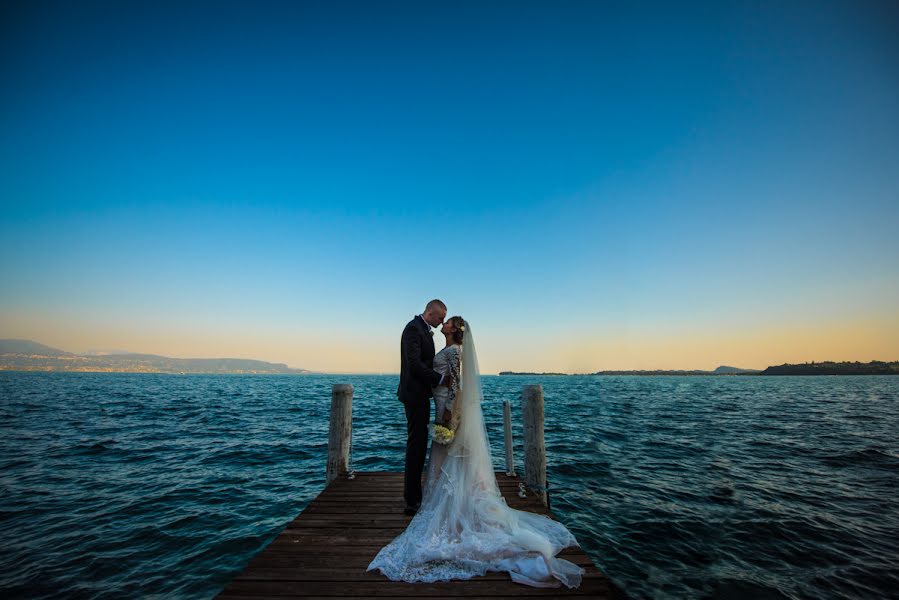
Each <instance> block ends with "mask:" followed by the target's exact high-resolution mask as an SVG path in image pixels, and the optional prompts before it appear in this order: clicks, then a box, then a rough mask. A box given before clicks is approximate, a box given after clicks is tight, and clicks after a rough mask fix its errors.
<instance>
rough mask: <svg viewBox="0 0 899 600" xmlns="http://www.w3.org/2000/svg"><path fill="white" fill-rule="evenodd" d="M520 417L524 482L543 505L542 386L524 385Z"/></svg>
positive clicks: (544, 482) (545, 494) (544, 497)
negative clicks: (521, 422) (522, 421)
mask: <svg viewBox="0 0 899 600" xmlns="http://www.w3.org/2000/svg"><path fill="white" fill-rule="evenodd" d="M521 416H522V419H523V420H524V480H525V483H526V484H527V486H528V487H529V488H530V489H531V490H532V491H533V492H534V493H536V494H537V495H538V496H539V498H540V500H541V501H542V502H543V504H545V505H547V506H548V505H549V496H548V494H547V491H546V441H545V439H544V437H543V386H542V385H526V386H524V393H523V394H522V407H521Z"/></svg>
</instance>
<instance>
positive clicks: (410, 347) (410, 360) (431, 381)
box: [396, 315, 440, 404]
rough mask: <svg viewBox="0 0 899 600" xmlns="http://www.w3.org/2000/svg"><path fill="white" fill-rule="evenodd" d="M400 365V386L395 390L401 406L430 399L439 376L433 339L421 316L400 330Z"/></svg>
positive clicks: (438, 381)
mask: <svg viewBox="0 0 899 600" xmlns="http://www.w3.org/2000/svg"><path fill="white" fill-rule="evenodd" d="M400 361H401V362H400V386H399V388H397V390H396V395H397V396H399V399H400V402H402V403H403V404H405V403H406V401H407V400H410V399H411V400H415V399H424V400H427V399H428V398H430V397H431V388H432V387H433V386H436V385H437V384H438V383H440V373H438V372H437V371H435V370H434V337H433V336H432V335H431V328H430V327H429V326H428V324H427V323H425V320H424V319H422V318H421V315H417V316H416V317H415V318H414V319H412V320H411V321H409V323H408V324H407V325H406V328H405V329H403V337H402V339H401V341H400Z"/></svg>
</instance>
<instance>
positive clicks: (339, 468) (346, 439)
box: [327, 383, 353, 483]
mask: <svg viewBox="0 0 899 600" xmlns="http://www.w3.org/2000/svg"><path fill="white" fill-rule="evenodd" d="M352 443H353V386H352V385H351V384H349V383H337V384H334V387H332V388H331V424H330V429H329V430H328V468H327V483H331V482H332V481H333V480H335V479H337V476H338V475H344V474H346V473H347V472H348V471H349V468H350V445H351V444H352Z"/></svg>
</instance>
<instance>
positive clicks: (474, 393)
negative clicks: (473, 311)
mask: <svg viewBox="0 0 899 600" xmlns="http://www.w3.org/2000/svg"><path fill="white" fill-rule="evenodd" d="M461 379H462V385H461V389H460V391H459V393H458V395H457V398H456V401H455V403H454V408H453V411H454V412H456V411H458V417H457V418H458V420H459V425H458V427H457V429H456V435H455V438H454V439H453V441H452V443H451V444H450V445H449V446H447V447H446V456H445V457H444V458H443V462H442V464H441V465H440V467H439V468H435V469H430V468H429V469H428V473H429V476H428V481H427V483H426V485H425V488H424V497H423V500H422V505H421V508H420V509H419V511H418V513H417V514H416V515H415V517H414V518H413V519H412V521H411V522H410V523H409V525H408V526H407V527H406V529H405V530H404V531H403V532H402V533H401V534H400V535H399V536H397V537H396V538H395V539H394V540H393V541H392V542H390V543H389V544H388V545H387V546H385V547H384V548H382V549H381V551H380V552H378V555H377V556H376V557H375V558H374V560H373V561H372V562H371V564H370V565H369V566H368V570H369V571H371V570H373V569H380V571H381V572H382V573H383V574H384V575H386V576H387V577H388V578H390V579H392V580H394V581H408V582H415V581H425V582H433V581H444V580H451V579H470V578H472V577H475V576H478V575H483V574H485V573H486V572H488V571H507V572H509V574H510V576H511V577H512V580H513V581H516V582H518V583H523V584H527V585H531V586H535V587H558V586H559V584H560V583H561V584H564V585H565V586H567V587H577V586H578V585H580V582H581V576H582V575H583V573H584V570H583V569H581V568H580V567H579V566H577V565H575V564H574V563H572V562H570V561H567V560H564V559H561V558H558V557H557V556H556V554H558V553H559V552H560V551H561V550H562V549H564V548H567V547H569V546H577V545H578V543H577V540H576V539H575V538H574V536H573V535H572V534H571V532H570V531H568V529H566V528H565V526H564V525H562V524H561V523H559V522H558V521H554V520H552V519H550V518H549V517H545V516H543V515H538V514H535V513H531V512H526V511H519V510H515V509H513V508H511V507H509V506H508V505H507V504H506V501H505V499H503V497H502V494H501V493H500V491H499V486H498V485H497V483H496V474H495V473H494V471H493V461H492V459H491V456H490V444H489V442H488V437H487V428H486V426H485V424H484V413H483V411H482V410H481V402H482V401H483V393H482V390H481V374H480V370H479V368H478V357H477V352H476V351H475V345H474V337H473V336H472V332H471V326H470V325H469V324H468V322H465V336H464V341H463V345H462V378H461ZM434 458H435V457H434V449H433V448H432V453H431V460H432V461H433V460H434Z"/></svg>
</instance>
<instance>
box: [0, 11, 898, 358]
mask: <svg viewBox="0 0 899 600" xmlns="http://www.w3.org/2000/svg"><path fill="white" fill-rule="evenodd" d="M669 4H670V3H669ZM896 6H897V5H896V3H895V2H890V1H886V2H882V3H877V2H849V1H847V2H809V3H798V2H788V3H784V2H751V3H745V4H741V3H730V2H727V3H718V2H707V3H700V4H695V5H685V4H682V3H675V4H671V5H669V6H666V5H664V4H659V5H652V4H647V3H631V2H621V3H613V2H609V3H600V2H583V3H580V2H561V3H544V4H539V3H530V2H473V3H459V2H451V3H450V2H446V3H428V2H414V3H401V2H381V3H373V2H365V3H363V2H360V3H337V2H328V3H321V4H320V5H313V4H312V3H299V2H289V3H275V2H258V3H253V2H218V3H214V4H198V3H171V4H167V3H160V2H143V3H137V2H128V3H123V2H109V3H91V2H77V3H74V2H72V3H61V2H48V3H40V2H32V1H29V2H5V3H3V5H2V8H0V92H2V93H0V203H2V204H0V237H2V248H3V252H2V261H0V337H18V338H27V339H33V340H35V341H38V342H42V343H45V344H49V345H52V346H57V347H61V348H63V349H65V350H69V351H74V352H83V351H88V350H101V351H102V350H129V351H137V352H152V353H158V354H165V355H170V356H181V357H201V356H202V357H207V356H230V357H245V358H259V359H263V360H270V361H274V362H286V363H287V364H289V365H290V366H293V367H301V368H307V369H313V370H321V371H329V372H351V371H363V372H396V371H398V369H399V335H400V332H401V330H402V328H403V326H404V325H405V323H406V321H407V320H408V319H409V318H411V317H412V316H413V315H414V314H416V313H417V312H420V310H421V309H422V308H423V305H424V303H425V302H426V301H427V300H428V299H429V298H431V297H435V296H437V297H441V298H443V299H444V300H445V301H446V303H447V304H448V305H449V307H450V313H451V314H462V315H463V316H465V317H466V318H467V319H468V320H469V321H470V323H471V326H472V331H473V332H474V333H475V336H476V340H477V342H478V352H479V355H480V360H481V367H482V371H483V372H486V373H489V372H497V371H499V370H539V371H543V370H561V371H569V372H585V371H594V370H599V369H619V368H621V369H640V368H647V369H648V368H701V369H713V368H715V367H716V366H718V365H720V364H732V365H736V366H743V367H757V368H764V367H765V366H767V365H770V364H780V363H782V362H803V361H811V360H862V361H867V360H872V359H880V360H897V359H899V311H897V307H899V260H897V259H899V235H897V231H899V9H897V8H896ZM438 337H440V336H439V334H438ZM441 345H442V344H441V343H440V342H438V348H439V347H441Z"/></svg>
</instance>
